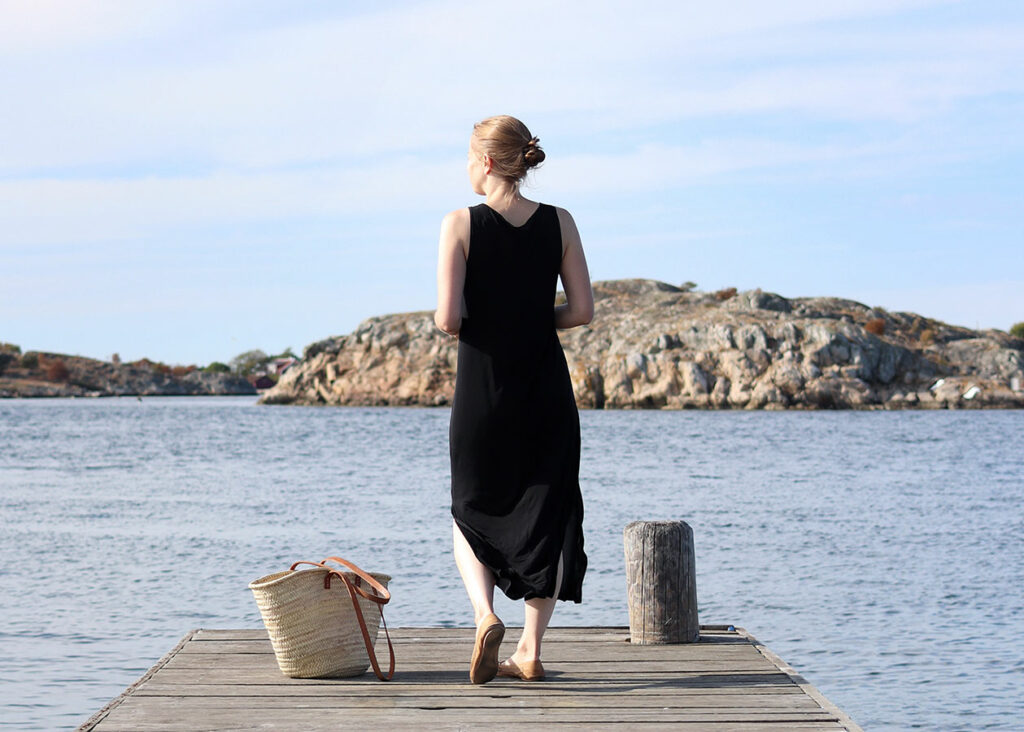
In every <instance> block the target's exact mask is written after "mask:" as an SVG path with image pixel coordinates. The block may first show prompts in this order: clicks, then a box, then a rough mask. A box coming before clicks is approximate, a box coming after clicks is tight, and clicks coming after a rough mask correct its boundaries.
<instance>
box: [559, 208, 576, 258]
mask: <svg viewBox="0 0 1024 732" xmlns="http://www.w3.org/2000/svg"><path fill="white" fill-rule="evenodd" d="M555 211H556V212H557V213H558V227H559V229H561V232H562V256H563V257H564V256H565V253H566V252H567V251H568V250H569V247H573V246H579V245H580V244H581V242H580V232H579V230H578V229H577V228H576V221H575V220H574V219H573V217H572V214H571V213H569V212H568V211H566V210H565V209H564V208H562V207H561V206H555Z"/></svg>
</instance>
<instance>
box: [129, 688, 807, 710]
mask: <svg viewBox="0 0 1024 732" xmlns="http://www.w3.org/2000/svg"><path fill="white" fill-rule="evenodd" d="M496 691H498V690H496ZM688 691H689V692H690V693H668V694H667V693H665V692H664V691H663V690H662V691H659V692H657V693H649V694H631V693H629V692H626V691H624V692H623V693H622V694H621V695H620V696H618V697H617V698H616V702H615V705H616V706H617V707H620V708H622V709H631V708H650V707H655V708H659V709H670V708H683V709H707V708H711V709H717V710H722V709H732V710H740V709H750V708H753V709H761V708H764V709H793V710H811V711H818V712H820V711H821V707H820V706H819V705H818V703H817V702H816V701H814V700H813V699H811V698H810V697H808V696H807V695H806V694H801V693H795V694H776V693H770V692H768V693H750V692H747V693H743V694H738V693H730V694H722V693H714V692H712V693H708V692H707V691H706V690H703V691H702V690H688ZM145 696H152V697H173V698H184V697H201V698H203V699H226V698H231V699H234V698H244V699H249V700H250V701H251V702H252V703H253V704H254V705H256V706H259V705H261V704H269V705H271V706H288V705H290V704H293V703H301V704H305V705H312V706H323V707H338V706H350V705H364V706H370V705H372V706H374V707H381V708H389V707H417V706H424V705H426V706H444V707H448V708H452V709H457V708H472V709H482V708H503V707H509V706H516V707H527V706H536V705H538V703H542V704H543V706H544V707H545V708H556V707H571V708H579V707H588V706H591V705H597V706H601V705H602V704H604V703H605V702H606V701H607V700H608V694H607V693H603V694H597V693H585V692H573V693H566V692H563V693H557V694H544V695H538V694H537V693H536V692H533V693H529V692H527V693H510V694H503V693H500V691H499V693H495V692H492V693H489V694H472V695H469V694H459V693H456V692H454V691H452V690H451V689H448V690H447V691H443V690H434V689H430V690H423V689H419V690H415V691H412V692H408V693H402V692H398V691H396V690H389V691H386V692H385V691H383V690H381V691H379V692H372V691H370V690H366V689H360V690H356V689H338V688H337V687H334V688H332V687H318V689H317V690H311V689H308V688H302V687H293V686H276V687H271V688H268V687H255V688H254V687H238V686H235V687H227V688H225V687H222V686H216V685H190V686H183V685H180V684H152V683H150V684H147V685H144V686H142V687H141V688H139V689H136V691H135V693H134V694H133V697H145ZM189 703H190V704H191V702H189Z"/></svg>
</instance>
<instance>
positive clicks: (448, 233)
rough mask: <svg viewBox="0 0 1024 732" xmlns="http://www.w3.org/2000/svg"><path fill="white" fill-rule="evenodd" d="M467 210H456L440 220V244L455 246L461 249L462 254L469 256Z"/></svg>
mask: <svg viewBox="0 0 1024 732" xmlns="http://www.w3.org/2000/svg"><path fill="white" fill-rule="evenodd" d="M469 226H470V225H469V209H468V208H457V209H455V210H454V211H451V212H449V213H447V214H445V217H444V219H442V220H441V242H442V244H444V243H445V242H447V243H448V245H449V246H453V247H454V246H455V245H456V244H457V245H459V246H461V247H462V251H463V254H464V255H465V256H467V257H468V256H469Z"/></svg>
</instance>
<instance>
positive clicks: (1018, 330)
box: [1010, 322, 1024, 338]
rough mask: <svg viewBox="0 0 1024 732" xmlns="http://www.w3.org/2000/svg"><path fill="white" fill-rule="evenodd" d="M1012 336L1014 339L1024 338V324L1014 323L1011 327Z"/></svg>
mask: <svg viewBox="0 0 1024 732" xmlns="http://www.w3.org/2000/svg"><path fill="white" fill-rule="evenodd" d="M1010 335H1012V336H1013V337H1014V338H1024V322H1020V323H1014V324H1013V325H1011V326H1010Z"/></svg>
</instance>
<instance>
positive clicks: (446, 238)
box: [434, 208, 469, 336]
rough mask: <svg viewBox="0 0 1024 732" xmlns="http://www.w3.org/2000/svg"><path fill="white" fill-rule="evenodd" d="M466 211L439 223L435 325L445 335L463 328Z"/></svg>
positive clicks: (458, 212) (452, 214) (451, 214)
mask: <svg viewBox="0 0 1024 732" xmlns="http://www.w3.org/2000/svg"><path fill="white" fill-rule="evenodd" d="M468 245H469V209H465V208H461V209H459V210H457V211H452V212H451V213H450V214H448V215H447V216H445V217H444V221H442V222H441V241H440V245H439V246H438V251H437V311H436V312H435V313H434V324H435V325H436V326H437V327H438V328H440V329H441V330H443V331H444V332H445V333H447V334H448V335H453V336H454V335H458V334H459V329H460V328H461V327H462V316H463V313H462V290H463V287H464V286H465V284H466V256H467V254H466V253H467V251H468Z"/></svg>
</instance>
